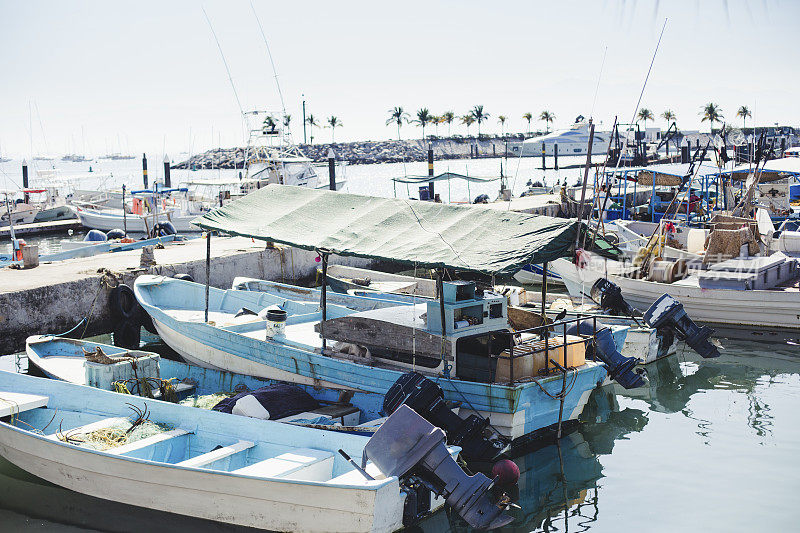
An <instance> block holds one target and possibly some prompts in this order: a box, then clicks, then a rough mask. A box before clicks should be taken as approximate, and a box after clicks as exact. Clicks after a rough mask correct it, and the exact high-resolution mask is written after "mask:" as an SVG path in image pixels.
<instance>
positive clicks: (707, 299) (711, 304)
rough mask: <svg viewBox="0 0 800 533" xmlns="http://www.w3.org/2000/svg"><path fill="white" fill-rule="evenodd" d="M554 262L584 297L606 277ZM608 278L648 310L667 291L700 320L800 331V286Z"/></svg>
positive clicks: (568, 283)
mask: <svg viewBox="0 0 800 533" xmlns="http://www.w3.org/2000/svg"><path fill="white" fill-rule="evenodd" d="M552 265H553V269H554V270H555V271H556V272H558V274H559V275H560V276H561V278H562V279H563V280H564V284H565V285H566V287H567V290H568V291H569V293H570V295H571V296H573V297H576V298H580V297H581V293H584V294H588V293H589V291H590V290H591V287H592V284H593V283H594V282H595V281H596V280H597V279H599V278H602V277H606V276H605V275H604V273H603V272H601V271H598V270H592V269H580V270H579V269H578V268H577V267H576V266H575V265H574V264H573V263H571V262H569V261H567V260H565V259H557V260H556V261H553V263H552ZM608 279H609V280H610V281H612V282H614V283H616V284H617V285H619V287H620V288H621V289H622V294H623V296H624V297H625V299H626V300H627V301H628V303H630V304H631V305H632V306H633V307H635V308H637V309H639V310H640V311H645V310H646V309H647V308H649V307H650V306H651V305H652V304H653V303H654V302H655V301H656V300H657V299H658V298H660V297H661V295H663V294H664V293H667V294H669V295H670V296H672V297H673V298H675V299H676V300H678V301H679V302H681V303H682V304H683V307H684V309H685V310H686V313H687V314H688V315H689V317H691V318H692V319H693V320H695V321H697V322H702V323H706V324H711V325H717V326H722V327H725V328H731V329H747V330H751V329H753V328H768V329H769V330H784V331H787V332H797V331H800V291H798V290H797V289H789V290H746V291H736V290H728V289H701V288H700V287H699V286H696V285H692V284H689V283H681V282H678V283H672V284H667V283H658V282H654V281H645V280H640V279H633V278H626V277H623V276H618V275H614V274H611V273H609V275H608ZM755 333H756V334H759V335H760V334H763V333H764V332H755Z"/></svg>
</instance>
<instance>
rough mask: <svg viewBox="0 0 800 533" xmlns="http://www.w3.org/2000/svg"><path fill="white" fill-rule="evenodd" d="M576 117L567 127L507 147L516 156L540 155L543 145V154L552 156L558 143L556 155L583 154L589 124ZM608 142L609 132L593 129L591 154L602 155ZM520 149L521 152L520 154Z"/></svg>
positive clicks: (587, 140)
mask: <svg viewBox="0 0 800 533" xmlns="http://www.w3.org/2000/svg"><path fill="white" fill-rule="evenodd" d="M578 118H579V120H577V121H576V122H575V123H574V124H573V125H572V126H570V127H569V128H568V129H564V130H557V131H554V132H553V133H548V134H547V135H543V136H541V137H533V138H532V139H527V140H525V141H523V142H522V143H521V144H517V145H514V146H509V149H510V150H511V151H512V152H513V153H514V154H515V155H517V156H519V155H522V156H523V157H536V156H541V155H542V145H544V152H545V155H546V156H552V155H553V152H554V150H555V146H556V145H558V155H560V156H579V155H584V156H585V155H586V151H587V149H588V147H589V124H588V123H587V122H585V121H584V120H583V117H578ZM609 142H611V133H610V132H601V131H597V130H596V129H595V132H594V141H593V143H592V155H604V154H605V153H606V152H607V151H608V144H609ZM520 150H521V151H522V154H520Z"/></svg>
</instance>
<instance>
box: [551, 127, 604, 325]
mask: <svg viewBox="0 0 800 533" xmlns="http://www.w3.org/2000/svg"><path fill="white" fill-rule="evenodd" d="M593 143H594V123H593V122H592V119H591V118H590V119H589V147H588V149H587V151H586V165H585V166H584V168H583V186H582V187H581V203H580V207H579V208H578V222H582V221H583V211H584V209H586V204H585V203H584V202H585V201H586V184H587V183H588V181H589V168H590V167H591V166H592V144H593ZM542 162H544V158H543V159H542ZM556 169H558V156H557V155H556ZM608 192H609V194H610V193H611V191H608ZM591 217H592V211H591V209H590V210H589V216H588V217H587V218H588V219H591ZM580 228H581V225H580V224H578V231H577V232H575V251H576V252H577V250H578V246H579V243H580V239H581V231H580ZM542 304H544V300H542ZM542 315H544V311H542Z"/></svg>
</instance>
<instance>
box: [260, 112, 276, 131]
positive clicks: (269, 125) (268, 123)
mask: <svg viewBox="0 0 800 533" xmlns="http://www.w3.org/2000/svg"><path fill="white" fill-rule="evenodd" d="M276 126H277V124H276V122H275V119H274V118H272V117H271V116H269V117H267V118H265V119H264V122H263V123H262V125H261V132H262V133H264V134H268V133H275V127H276Z"/></svg>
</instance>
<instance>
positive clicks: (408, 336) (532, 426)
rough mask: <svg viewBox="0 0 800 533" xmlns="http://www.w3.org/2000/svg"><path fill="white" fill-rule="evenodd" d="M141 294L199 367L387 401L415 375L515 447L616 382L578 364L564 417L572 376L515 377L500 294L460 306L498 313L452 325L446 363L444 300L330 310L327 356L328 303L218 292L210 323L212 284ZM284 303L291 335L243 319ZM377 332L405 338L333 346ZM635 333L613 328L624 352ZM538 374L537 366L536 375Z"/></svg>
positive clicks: (160, 326)
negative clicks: (405, 377) (364, 353)
mask: <svg viewBox="0 0 800 533" xmlns="http://www.w3.org/2000/svg"><path fill="white" fill-rule="evenodd" d="M134 292H135V293H136V297H137V299H138V301H139V303H140V304H141V305H142V306H143V307H144V309H145V311H146V312H147V313H148V314H149V315H150V316H151V318H152V319H153V323H154V325H155V327H156V329H157V330H158V333H159V335H160V336H161V338H162V340H164V342H166V343H167V344H168V345H169V346H170V347H171V348H172V349H174V350H175V351H176V352H178V353H179V354H180V355H181V357H183V358H184V359H185V360H186V361H188V362H189V363H191V364H195V365H200V366H203V367H207V368H212V369H217V370H227V371H230V372H236V373H239V374H248V375H254V376H260V377H266V378H271V379H277V380H281V381H288V382H292V383H299V384H305V385H312V386H317V387H320V386H321V387H329V388H345V389H349V390H355V391H363V392H373V393H378V394H381V395H383V394H385V393H386V391H387V390H388V389H389V387H391V386H392V384H394V383H395V382H396V381H397V380H398V379H399V378H400V376H401V375H402V374H403V373H405V372H409V371H412V370H415V371H417V372H420V373H422V374H423V375H425V376H428V377H429V378H430V379H432V380H435V381H436V382H437V384H438V385H439V386H441V388H442V389H443V391H444V395H445V399H447V400H452V401H456V402H463V404H465V405H466V406H468V407H469V410H465V409H462V411H464V412H465V414H467V413H471V412H477V413H478V414H479V415H480V416H482V417H485V418H487V419H489V421H490V424H491V426H492V427H493V428H494V429H495V430H496V431H497V432H498V433H499V434H500V435H502V436H504V437H506V438H510V439H511V440H515V439H519V438H521V437H526V438H534V437H536V436H539V435H541V434H542V431H545V430H546V429H547V428H549V427H551V426H555V425H557V424H558V421H559V412H562V413H563V417H564V420H574V419H577V418H578V415H579V414H580V412H581V411H582V409H583V406H584V405H585V403H586V401H587V399H588V396H589V393H590V392H591V390H592V389H593V388H595V387H596V385H597V384H598V383H600V382H603V381H604V380H605V379H606V377H607V369H606V368H605V366H604V365H602V364H600V363H596V362H594V361H587V360H584V359H582V358H581V360H580V361H578V360H576V361H575V362H574V363H570V364H569V366H570V367H571V368H570V370H569V373H570V379H571V380H574V382H573V383H574V385H573V386H572V387H571V388H570V389H569V390H568V391H567V394H566V398H565V400H564V405H563V410H562V409H561V407H562V406H561V401H560V400H559V399H558V395H559V394H560V392H561V390H562V385H563V382H562V374H561V373H560V372H557V373H556V372H555V370H556V369H555V367H554V366H550V367H549V371H548V372H546V373H543V374H538V373H537V374H536V375H535V376H527V374H523V373H522V370H521V368H520V367H519V366H518V362H515V363H514V370H513V371H512V370H510V369H509V366H510V365H509V361H510V360H511V359H513V358H516V357H517V356H513V354H509V353H508V350H504V348H503V346H504V344H503V343H504V342H509V341H508V339H509V338H511V337H512V336H513V332H512V331H511V330H510V329H509V328H508V318H507V316H506V305H505V297H502V296H496V295H494V296H492V297H491V298H490V299H488V300H484V299H470V298H466V299H464V300H461V301H460V302H459V304H458V305H461V306H465V307H468V306H470V305H472V306H473V307H474V308H475V309H477V308H478V307H480V309H483V308H484V306H488V305H493V306H494V307H492V309H493V313H494V315H493V316H492V317H491V318H490V317H488V316H487V317H486V318H485V319H484V320H482V321H480V322H479V323H478V322H476V321H473V323H472V324H470V323H469V322H468V321H467V319H466V318H465V319H464V320H463V323H460V324H458V325H456V327H455V328H453V327H452V326H448V333H447V335H445V337H444V339H445V347H446V350H447V352H446V356H445V358H444V359H443V358H442V357H443V356H442V354H441V349H442V336H441V334H440V332H437V330H436V329H435V326H434V322H433V317H434V316H438V313H431V312H428V317H429V321H428V322H426V321H425V320H424V319H420V318H419V317H420V316H423V317H424V315H425V313H426V311H427V309H428V306H433V309H437V310H438V306H437V302H436V301H435V300H428V301H427V303H419V304H417V305H402V304H401V305H395V306H388V307H383V308H375V309H373V310H369V311H360V312H355V311H354V310H353V309H351V308H347V307H346V305H347V304H345V305H344V306H343V305H328V306H327V320H326V321H325V323H324V325H323V327H324V328H325V332H326V333H325V334H326V337H327V338H328V339H332V340H331V341H330V342H331V344H329V345H328V346H327V348H323V339H322V336H321V335H320V333H319V327H320V321H321V320H322V316H321V311H320V310H319V303H318V302H316V301H313V300H309V299H307V300H305V301H297V300H293V299H291V298H289V297H287V296H285V295H283V294H280V295H277V294H271V293H270V292H252V291H237V290H227V291H225V290H221V289H216V288H210V289H209V302H210V304H209V315H208V316H209V320H208V322H206V321H205V320H204V316H203V315H204V309H203V308H204V301H205V297H204V294H205V287H204V286H203V285H200V284H197V283H191V282H187V281H182V280H177V279H173V278H165V277H161V276H140V277H139V278H138V279H137V281H136V284H135V286H134ZM347 297H348V298H350V296H347ZM473 298H474V296H473ZM274 305H277V306H279V307H281V308H282V309H283V310H285V311H286V312H287V315H288V317H287V319H286V323H285V324H286V325H285V330H284V332H283V333H280V334H275V335H268V332H267V329H266V327H267V323H266V321H265V319H264V318H263V317H262V316H258V315H257V314H249V315H247V316H244V315H241V314H240V311H241V310H243V309H249V310H251V311H252V312H253V313H259V312H261V313H262V315H263V314H264V311H266V309H267V308H268V307H270V306H274ZM487 309H488V307H487ZM481 313H482V311H481ZM237 315H239V316H237ZM465 316H466V315H465ZM415 317H416V318H415ZM338 319H343V320H338ZM449 320H453V318H452V317H451V318H449ZM589 320H590V319H589ZM353 321H355V323H357V324H356V325H357V327H356V329H352V328H353V327H354V326H352V325H351V324H350V322H353ZM359 324H360V325H359ZM334 328H335V329H334ZM373 328H379V329H378V330H379V331H381V330H382V331H384V332H388V331H390V330H391V329H392V328H394V329H396V330H398V332H397V333H396V335H393V336H392V335H388V334H384V335H381V336H377V337H373V338H372V340H371V341H370V340H369V339H366V338H365V339H362V340H360V341H359V342H354V341H352V340H351V341H341V342H342V343H343V344H344V345H349V344H355V345H358V346H364V345H366V346H367V347H368V349H369V350H370V352H371V355H370V356H369V357H360V356H357V355H353V354H350V353H347V352H346V351H345V348H344V347H342V348H338V347H337V346H340V345H339V344H334V343H333V340H339V339H344V338H345V337H347V336H348V333H347V332H348V331H349V332H358V331H362V332H364V333H365V334H369V332H370V331H372V329H373ZM628 329H629V328H627V327H625V326H614V327H613V328H612V331H613V335H614V340H615V341H616V343H617V345H618V348H619V347H622V345H623V344H624V339H625V336H626V334H627V331H628ZM562 330H563V326H562ZM559 331H560V330H557V331H556V333H555V334H554V336H553V338H552V339H551V342H555V341H556V337H558V339H559V341H558V342H559V343H560V339H562V338H563V335H562V332H563V331H562V332H559ZM489 335H492V336H493V337H492V339H493V340H492V341H491V342H490V343H489V346H491V344H492V343H494V347H493V348H491V349H492V351H493V352H497V354H496V356H497V357H498V358H497V359H495V358H492V357H488V354H487V345H486V343H485V340H484V339H487V340H488V336H489ZM526 335H527V334H526ZM523 336H525V335H523ZM504 339H505V340H504ZM576 342H579V340H577V339H574V338H572V337H570V338H569V339H568V340H567V343H569V344H575V343H576ZM381 345H383V347H381ZM505 346H508V344H505ZM559 346H561V345H560V344H559ZM515 349H516V348H515ZM553 350H554V351H553V352H552V355H551V357H556V358H559V361H560V360H561V357H563V352H564V349H563V347H561V348H557V347H556V346H555V345H553ZM504 353H505V355H503V354H504ZM517 353H521V352H517ZM526 353H527V352H526ZM536 353H539V352H536ZM543 353H544V351H543V349H542V354H543ZM542 354H540V355H542ZM556 354H559V355H556ZM512 356H513V357H512ZM536 357H538V355H537V356H536ZM445 368H449V371H450V372H451V376H452V377H444V376H443V372H444V369H445ZM526 368H528V370H527V372H528V373H530V372H534V370H533V368H534V366H531V365H529V366H528V367H526ZM573 369H574V370H573ZM538 370H539V369H538V366H537V367H536V372H538ZM526 376H527V377H526Z"/></svg>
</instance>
